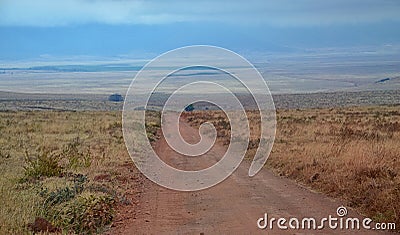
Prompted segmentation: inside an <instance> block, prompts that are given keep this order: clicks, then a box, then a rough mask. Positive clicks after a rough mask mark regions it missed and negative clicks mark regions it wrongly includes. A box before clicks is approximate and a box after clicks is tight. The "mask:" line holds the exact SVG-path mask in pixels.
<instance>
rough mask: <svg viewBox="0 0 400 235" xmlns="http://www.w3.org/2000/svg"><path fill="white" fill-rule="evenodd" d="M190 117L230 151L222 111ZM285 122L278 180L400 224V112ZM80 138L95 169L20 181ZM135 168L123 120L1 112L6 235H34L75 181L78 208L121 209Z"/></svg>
mask: <svg viewBox="0 0 400 235" xmlns="http://www.w3.org/2000/svg"><path fill="white" fill-rule="evenodd" d="M187 115H188V116H187V118H188V119H189V120H191V122H192V123H193V125H198V124H199V123H201V122H203V121H205V120H207V121H210V120H211V121H213V122H214V123H215V124H216V126H217V129H219V130H218V136H219V139H220V141H222V142H223V143H224V144H228V143H229V141H227V136H228V135H229V123H228V122H227V120H226V117H225V116H224V115H223V114H222V113H221V112H217V111H207V112H200V111H199V112H192V113H188V114H187ZM150 117H152V118H153V119H152V120H150V121H149V123H148V128H149V129H151V131H152V132H155V131H156V130H157V127H158V125H159V121H158V120H157V115H150ZM249 117H250V121H251V129H252V133H251V136H252V139H251V145H250V147H249V157H250V156H251V154H252V153H254V151H255V149H256V147H257V136H258V135H257V132H259V119H258V116H257V115H256V113H254V112H249ZM277 117H278V128H277V136H276V140H275V145H274V147H273V151H272V154H271V156H270V158H269V159H268V162H267V163H268V165H269V167H270V168H272V169H273V170H274V171H275V172H276V173H277V174H280V175H283V176H287V177H289V178H292V179H295V180H297V181H299V182H301V183H302V184H306V185H308V186H310V187H312V188H314V189H316V190H319V191H322V192H325V193H327V194H329V195H331V196H333V197H338V198H342V199H344V200H346V201H347V202H348V205H350V206H353V207H355V208H357V209H359V210H360V211H361V212H363V213H365V214H366V215H368V216H371V217H373V218H374V219H375V220H376V221H388V222H397V223H399V222H400V221H399V213H400V174H399V173H400V163H399V157H400V107H398V106H395V107H362V108H341V109H308V110H280V111H278V115H277ZM152 123H153V124H152ZM77 137H79V140H80V141H81V145H80V147H79V149H80V151H82V152H84V153H86V152H87V151H88V152H89V153H90V156H91V158H90V165H85V166H77V167H69V168H66V166H68V165H71V164H68V161H69V160H68V159H64V161H62V160H61V161H60V164H61V165H62V166H64V167H65V168H63V171H64V174H63V175H61V176H52V177H39V178H38V179H33V180H32V179H31V180H21V179H24V177H26V176H25V170H24V166H25V165H26V161H25V158H26V152H27V153H28V155H29V156H36V155H38V154H39V153H40V152H41V151H42V150H43V149H46V150H48V151H50V152H52V153H54V154H60V153H63V150H65V146H67V145H68V144H70V143H71V142H72V141H73V140H74V139H76V138H77ZM153 137H154V133H152V134H150V136H149V138H153ZM61 156H63V155H61ZM127 164H129V166H130V167H132V165H131V164H132V162H131V159H130V158H129V155H128V153H127V151H126V148H125V145H124V142H123V138H122V131H121V114H120V112H54V111H40V112H0V173H1V175H2V177H1V178H0V200H1V201H2V206H1V207H0V234H22V233H27V232H28V228H27V224H28V223H30V222H33V221H34V219H35V217H37V216H41V215H43V211H41V209H42V205H41V204H40V203H41V202H42V201H43V198H42V196H40V192H43V188H46V189H48V191H49V192H51V191H53V192H54V191H55V190H61V189H64V188H65V187H72V186H73V185H74V182H73V181H71V177H75V176H77V174H82V175H84V176H85V177H87V181H86V182H85V189H84V192H83V193H82V195H80V196H79V197H78V198H77V200H76V201H75V202H74V203H73V204H72V205H75V206H76V205H80V204H79V203H82V202H84V203H86V201H87V200H88V198H89V199H90V198H91V197H92V196H93V194H95V195H100V196H101V195H103V194H104V192H105V193H106V194H108V195H112V196H113V197H114V198H115V200H117V201H118V200H119V201H123V200H124V195H123V192H124V191H125V190H126V189H127V188H128V187H132V185H129V180H128V179H127V178H126V177H127V175H128V174H129V169H130V168H129V167H127V166H128V165H127ZM78 165H79V164H78ZM65 172H67V173H68V174H65ZM71 175H72V176H71ZM78 176H79V175H78ZM98 191H101V192H98ZM102 202H103V201H102ZM60 205H61V204H60ZM90 205H91V204H88V205H87V206H90Z"/></svg>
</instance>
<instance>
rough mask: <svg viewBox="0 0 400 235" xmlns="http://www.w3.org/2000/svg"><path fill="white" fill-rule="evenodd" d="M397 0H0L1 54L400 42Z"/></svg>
mask: <svg viewBox="0 0 400 235" xmlns="http://www.w3.org/2000/svg"><path fill="white" fill-rule="evenodd" d="M399 13H400V1H398V0H291V1H290V0H278V1H266V0H253V1H252V0H247V1H211V0H206V1H187V0H186V1H185V0H169V1H165V0H157V1H136V0H132V1H127V0H68V1H61V0H60V1H55V0H36V1H31V0H0V51H1V54H0V59H2V60H7V59H11V60H14V59H30V58H32V59H33V58H37V57H40V56H72V55H91V56H119V55H135V56H137V57H140V55H141V54H144V53H148V52H150V53H159V52H164V51H166V50H170V49H173V48H176V47H180V46H185V45H192V44H211V45H217V46H222V47H227V48H228V49H232V50H236V51H257V52H260V51H261V52H270V51H272V52H288V51H289V52H290V51H297V50H304V49H308V48H321V47H363V46H391V45H398V44H400V30H399V29H400V14H399Z"/></svg>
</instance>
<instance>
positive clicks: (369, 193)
mask: <svg viewBox="0 0 400 235" xmlns="http://www.w3.org/2000/svg"><path fill="white" fill-rule="evenodd" d="M247 114H248V117H249V120H250V127H251V139H250V144H249V149H248V154H247V157H248V158H252V156H254V153H255V150H256V149H257V147H258V141H259V137H258V136H259V133H260V119H259V115H257V112H254V111H248V112H247ZM185 115H186V116H185V117H186V118H187V120H189V122H191V123H192V125H194V126H197V127H198V126H199V125H200V124H201V123H203V122H204V121H209V122H212V123H213V124H214V125H215V126H216V128H217V130H218V133H222V134H219V135H218V137H219V141H221V143H223V144H229V137H230V130H229V128H227V125H226V124H225V123H226V122H227V121H223V119H225V120H226V117H225V115H224V114H223V113H222V112H221V111H207V112H205V111H195V112H191V113H186V114H185ZM267 166H268V167H269V168H270V169H272V171H274V172H275V173H276V174H278V175H280V176H285V177H288V178H291V179H294V180H296V181H297V182H299V183H301V184H304V185H307V186H309V187H311V188H313V189H315V190H317V191H320V192H323V193H326V194H328V195H330V196H332V197H335V198H341V199H343V200H345V201H346V202H347V205H348V206H351V207H353V208H356V209H357V210H358V211H360V212H361V213H363V214H365V215H367V216H369V217H371V218H373V219H374V221H376V222H396V224H400V216H399V215H400V106H381V107H350V108H331V109H305V110H300V109H297V110H278V111H277V133H276V138H275V143H274V147H273V149H272V153H271V156H270V157H269V159H268V161H267Z"/></svg>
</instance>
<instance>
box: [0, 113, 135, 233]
mask: <svg viewBox="0 0 400 235" xmlns="http://www.w3.org/2000/svg"><path fill="white" fill-rule="evenodd" d="M0 130H1V131H0V146H1V147H0V173H1V175H2V177H1V178H0V200H1V202H2V206H1V207H0V234H22V233H27V232H28V228H27V224H28V223H30V222H33V221H34V219H35V217H37V216H39V217H42V216H43V215H44V214H46V211H44V209H45V208H43V201H44V199H46V198H43V194H44V192H48V193H49V194H48V195H50V193H51V192H57V193H59V195H57V196H64V198H66V199H69V198H68V193H70V194H72V193H71V192H70V191H65V190H64V191H62V190H63V189H66V188H68V187H69V188H73V185H74V180H76V178H79V176H80V175H83V176H84V177H85V178H86V177H87V180H85V182H84V188H85V189H84V190H83V192H82V194H80V192H79V195H76V201H75V202H73V201H71V205H74V204H76V203H78V202H79V200H80V201H82V200H86V201H85V202H87V201H88V199H87V198H89V199H92V198H94V200H92V201H91V202H90V203H93V201H95V200H99V201H100V202H102V201H101V200H103V198H107V197H108V196H112V197H117V196H119V195H118V187H119V186H118V185H114V184H113V183H111V182H108V181H98V180H95V178H96V177H98V176H99V175H106V177H110V178H114V177H116V176H118V175H119V174H120V173H119V172H118V170H117V169H118V167H119V166H120V165H121V164H123V163H125V162H130V158H129V156H128V153H127V152H126V148H125V146H124V144H123V138H122V131H121V115H120V113H119V112H52V111H42V112H0ZM77 139H78V140H79V142H80V144H79V146H78V147H77V148H78V149H77V150H76V151H75V152H74V151H72V152H71V151H70V152H68V151H66V149H67V148H66V146H68V145H70V144H71V143H73V142H74V141H75V140H77ZM43 151H46V152H49V153H51V156H60V159H57V164H59V165H60V166H62V167H63V172H62V174H56V175H54V176H52V175H47V176H46V175H45V174H44V175H43V170H38V171H35V172H39V173H37V174H36V173H35V174H32V175H30V174H27V171H26V170H25V168H24V167H27V165H29V164H28V163H29V162H27V161H26V159H27V158H32V159H34V160H32V161H33V162H35V161H36V159H37V156H40V154H42V153H43ZM80 153H82V154H80ZM67 154H69V155H70V156H69V157H66V155H67ZM76 156H78V157H82V156H89V157H88V158H87V159H86V160H85V161H80V160H78V159H76V158H75V157H76ZM63 157H64V159H63ZM42 162H43V161H42ZM71 163H74V164H71ZM80 163H84V164H80ZM35 167H36V169H42V168H40V167H38V166H37V165H35ZM56 173H58V171H57V172H56ZM100 178H101V177H100ZM82 187H83V186H82ZM44 189H47V191H45V190H44ZM57 190H59V191H57ZM107 190H108V191H107ZM101 191H107V197H103V196H102V195H103V194H104V192H101ZM114 192H116V193H114ZM113 193H114V194H115V195H114V194H113ZM88 194H90V195H88ZM72 195H73V194H72ZM91 195H92V196H91ZM116 199H118V198H116ZM72 202H73V203H72ZM96 203H97V202H96ZM60 206H66V204H61V203H60ZM89 206H90V205H89ZM70 208H72V207H70ZM60 213H61V211H60ZM68 213H69V212H68ZM71 213H74V211H72V212H71ZM107 213H109V212H108V211H107ZM51 216H53V217H56V216H57V215H48V217H49V218H51ZM49 218H47V219H49ZM52 222H53V223H56V222H57V221H56V219H55V222H54V221H52ZM64 222H65V221H64ZM60 223H61V221H60ZM89 223H90V221H89V222H88V224H89ZM73 229H76V228H73ZM73 229H72V230H73Z"/></svg>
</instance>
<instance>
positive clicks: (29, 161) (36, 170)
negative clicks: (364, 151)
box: [24, 151, 63, 179]
mask: <svg viewBox="0 0 400 235" xmlns="http://www.w3.org/2000/svg"><path fill="white" fill-rule="evenodd" d="M24 170H25V178H27V179H28V178H34V179H38V178H40V177H42V176H44V177H52V176H59V175H60V174H61V172H62V170H63V169H62V167H61V166H60V165H59V164H58V156H57V155H54V154H50V153H49V152H47V151H41V152H40V153H39V155H38V156H37V157H30V156H29V155H28V153H27V152H26V155H25V166H24Z"/></svg>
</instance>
